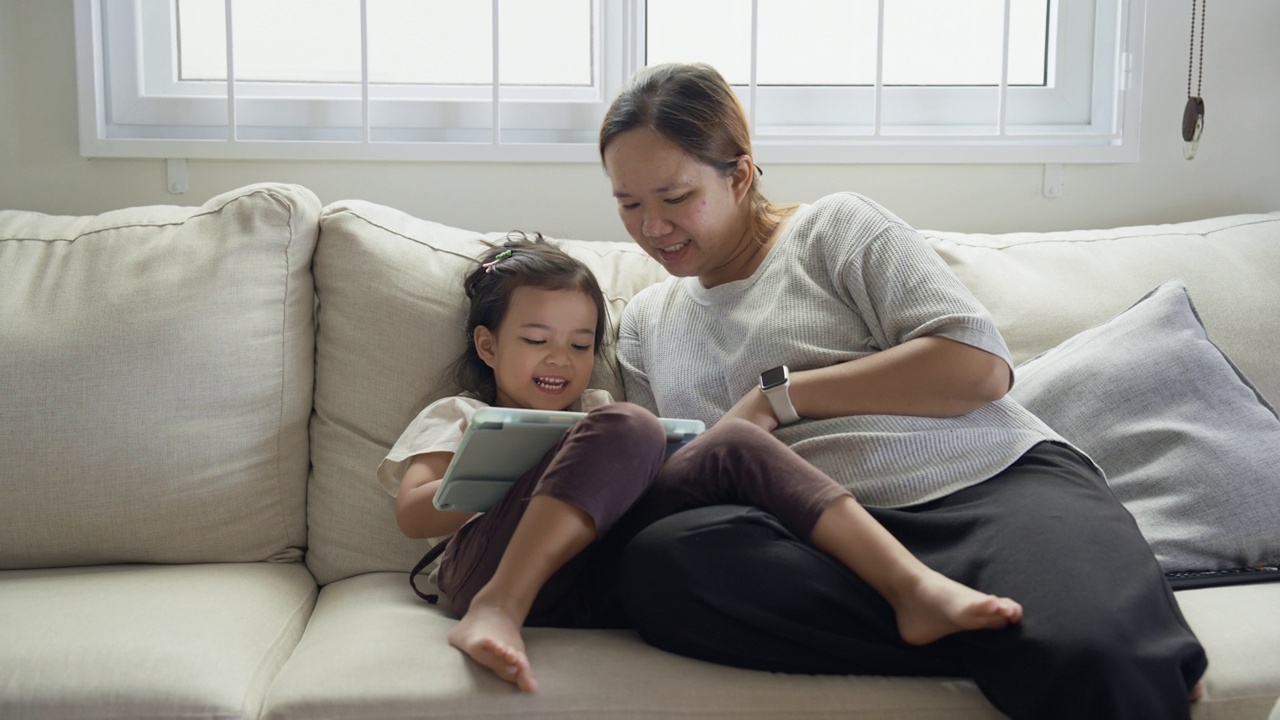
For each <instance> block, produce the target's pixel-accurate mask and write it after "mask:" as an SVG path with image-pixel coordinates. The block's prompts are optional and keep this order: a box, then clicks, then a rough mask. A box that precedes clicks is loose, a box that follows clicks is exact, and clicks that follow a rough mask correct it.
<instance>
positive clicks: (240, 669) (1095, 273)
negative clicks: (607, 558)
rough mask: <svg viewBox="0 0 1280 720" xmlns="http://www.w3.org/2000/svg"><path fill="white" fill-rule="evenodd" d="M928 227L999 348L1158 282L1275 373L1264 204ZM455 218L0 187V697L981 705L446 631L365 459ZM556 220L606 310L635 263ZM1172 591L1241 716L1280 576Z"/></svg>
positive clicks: (448, 268)
mask: <svg viewBox="0 0 1280 720" xmlns="http://www.w3.org/2000/svg"><path fill="white" fill-rule="evenodd" d="M492 229H494V230H507V229H508V228H492ZM523 229H529V230H536V229H537V228H523ZM927 235H928V236H929V238H930V240H931V242H933V243H934V244H935V247H936V248H937V250H938V251H939V252H940V253H941V254H942V256H943V257H944V258H945V259H946V260H947V262H948V263H950V264H951V265H952V267H953V268H954V269H955V270H956V272H957V273H958V274H959V276H960V277H961V278H962V279H963V280H964V281H965V282H966V283H967V284H969V285H970V287H972V288H973V290H974V291H975V292H976V293H977V295H978V296H979V297H980V299H982V300H983V301H984V302H985V303H986V304H987V306H988V307H989V308H990V310H991V311H992V313H993V314H994V315H995V317H996V319H997V320H998V321H999V323H1000V325H1001V328H1002V330H1003V331H1004V332H1005V334H1006V338H1007V339H1008V341H1009V344H1010V346H1011V347H1012V349H1013V351H1014V354H1015V357H1016V359H1017V360H1019V361H1022V360H1025V359H1027V358H1029V357H1031V356H1033V355H1035V354H1037V353H1039V352H1040V351H1043V350H1045V349H1047V348H1049V347H1052V346H1053V345H1055V344H1057V343H1058V342H1060V341H1061V340H1063V339H1065V338H1067V337H1068V336H1070V335H1072V334H1073V333H1075V332H1077V331H1079V330H1082V329H1084V328H1086V327H1089V326H1090V325H1094V324H1097V323H1100V322H1102V321H1105V320H1106V319H1107V318H1109V317H1111V316H1112V315H1114V314H1115V313H1117V312H1119V311H1121V310H1123V309H1124V308H1125V307H1127V306H1128V305H1129V304H1131V303H1133V302H1134V301H1135V300H1137V299H1138V298H1139V297H1141V296H1142V295H1143V294H1144V293H1146V292H1147V291H1148V290H1149V289H1151V288H1152V287H1153V286H1154V285H1156V284H1157V283H1159V282H1161V281H1163V280H1166V279H1168V278H1172V277H1178V278H1182V279H1183V280H1185V282H1186V283H1187V286H1188V287H1189V288H1190V291H1191V293H1192V295H1193V297H1194V298H1195V300H1196V302H1197V306H1198V307H1199V309H1200V311H1201V314H1202V316H1203V318H1204V321H1205V324H1206V325H1207V327H1208V329H1209V332H1210V334H1211V335H1212V337H1213V338H1214V339H1215V340H1217V341H1218V342H1219V343H1220V345H1221V346H1222V347H1223V349H1224V350H1225V351H1226V352H1227V353H1228V355H1230V356H1231V358H1232V359H1233V360H1235V361H1236V363H1237V365H1238V366H1239V367H1240V369H1241V370H1242V371H1243V372H1244V373H1245V374H1246V375H1247V376H1248V377H1249V378H1251V379H1252V380H1253V381H1254V382H1255V384H1256V386H1257V388H1258V389H1259V390H1260V391H1261V393H1262V394H1263V395H1265V396H1266V397H1269V398H1272V399H1273V400H1275V399H1280V361H1278V360H1277V357H1280V285H1278V284H1277V280H1276V278H1277V277H1280V213H1273V214H1269V215H1242V216H1234V217H1224V218H1215V219H1209V220H1204V221H1201V222H1193V223H1185V224H1178V225H1164V226H1153V227H1136V228H1125V229H1122V230H1108V231H1088V232H1084V231H1082V232H1071V233H1042V234H1021V235H1006V236H995V237H988V236H979V235H964V234H955V233H927ZM478 236H479V233H477V232H472V231H467V230H460V229H454V228H449V227H445V226H442V225H438V224H435V223H432V222H429V221H426V220H421V219H417V218H414V217H411V216H409V215H407V214H405V213H402V212H400V211H397V210H394V209H391V208H387V207H382V206H378V205H374V204H371V203H367V202H361V201H356V200H351V201H343V202H336V203H333V204H330V205H328V206H324V207H322V205H321V202H320V201H319V200H318V199H317V197H316V196H315V195H314V194H313V193H311V192H310V191H309V190H307V189H305V188H302V187H298V186H290V185H280V184H262V185H254V186H250V187H246V188H241V189H239V190H236V191H233V192H229V193H226V194H223V195H221V196H219V197H216V198H213V199H211V200H209V201H208V202H207V203H205V204H203V205H202V206H199V207H169V206H164V207H137V208H129V209H123V210H119V211H115V212H110V213H105V214H102V215H99V216H94V217H51V216H45V215H39V214H36V213H27V212H20V211H0V318H3V320H2V321H0V358H3V359H2V361H0V421H2V423H3V429H4V432H3V434H2V435H0V459H2V463H0V718H5V719H6V720H16V719H19V718H194V717H203V718H269V719H270V720H292V719H302V718H306V719H321V718H427V717H439V718H502V717H522V718H548V719H550V718H596V717H607V718H690V719H696V720H710V719H711V718H735V719H737V718H792V717H794V718H834V717H840V718H878V719H888V718H995V717H1000V714H999V713H998V712H996V711H995V710H994V709H993V708H992V707H991V706H990V705H989V704H988V703H987V702H986V701H985V700H984V699H983V697H982V695H981V694H980V693H979V692H978V691H977V689H976V688H975V687H974V686H973V685H972V683H970V682H968V681H966V680H964V679H958V678H952V679H947V678H943V679H937V678H930V679H914V678H912V679H903V678H882V677H811V676H786V675H780V674H771V673H763V672H754V671H744V670H738V669H733V668H727V667H720V666H716V665H712V664H707V663H703V662H698V661H694V660H689V659H686V658H682V657H677V656H673V655H669V654H667V653H664V652H662V651H659V650H656V649H653V648H651V647H648V646H646V645H645V644H644V643H643V642H641V641H640V639H639V638H638V636H637V635H636V634H634V633H632V632H616V631H608V632H606V631H577V630H547V629H535V630H530V631H529V632H528V643H529V652H530V654H531V656H532V659H533V661H534V663H535V664H536V667H537V670H538V676H539V679H540V681H541V686H542V691H541V692H540V693H538V694H537V695H534V696H529V695H522V694H519V693H517V692H515V691H513V690H512V688H510V687H508V686H507V685H505V684H503V683H501V682H499V681H497V680H496V679H495V678H493V677H491V676H490V674H489V673H487V672H485V671H482V670H480V669H479V668H478V667H477V666H475V665H473V664H471V663H469V662H467V661H465V660H464V658H463V657H462V656H461V655H460V654H459V653H458V652H456V651H455V650H453V649H451V648H450V647H449V646H448V645H447V644H446V642H445V633H446V632H447V631H448V629H449V628H450V626H451V625H452V624H453V620H452V619H451V618H450V615H449V612H448V609H447V607H445V606H439V607H433V606H429V605H427V604H425V603H423V602H421V601H420V600H419V599H418V598H417V597H416V596H415V595H414V594H413V593H412V592H411V591H410V589H409V585H408V583H407V577H406V571H407V569H408V568H409V567H411V566H412V564H413V562H414V561H415V560H416V559H417V558H418V557H419V555H420V554H421V553H422V552H423V551H424V549H425V546H424V545H423V544H422V543H419V542H414V541H409V540H406V539H405V538H403V537H402V536H401V535H400V533H399V532H398V530H397V529H396V526H395V522H394V519H393V501H392V499H391V498H390V497H388V496H387V495H386V494H385V493H384V492H383V491H382V490H381V489H380V488H379V487H378V484H377V482H376V481H375V479H374V469H375V467H376V466H377V464H378V461H379V460H380V459H381V458H382V456H383V455H384V453H385V452H386V451H387V449H388V447H389V446H390V445H391V444H392V443H393V442H394V441H395V439H396V438H397V437H398V435H399V433H400V432H401V430H402V429H403V427H404V426H405V424H406V423H407V421H408V420H409V419H410V418H411V417H412V416H413V415H414V414H415V413H416V411H417V410H418V409H419V408H420V407H422V406H423V405H424V404H425V403H427V402H428V401H429V400H431V399H432V398H433V397H434V396H435V395H434V394H433V393H439V392H442V389H441V388H440V387H439V386H438V382H437V381H439V380H440V375H441V370H442V368H443V366H444V365H445V364H446V363H447V362H448V361H449V360H450V359H451V358H452V357H453V356H454V354H455V353H456V352H457V351H458V350H459V349H460V347H461V346H460V342H461V341H460V339H459V338H460V334H461V331H460V328H461V322H462V316H463V313H462V302H461V297H460V295H461V293H460V292H459V289H458V288H459V286H458V280H459V277H460V275H461V273H462V272H463V271H464V269H465V268H466V267H467V265H468V258H469V256H470V255H472V254H473V253H474V252H476V250H477V245H476V244H475V242H474V241H475V238H477V237H478ZM566 245H567V246H568V247H569V248H570V249H571V251H572V252H573V253H574V254H576V255H578V256H579V257H582V258H584V259H585V260H587V261H588V262H589V264H590V265H591V266H592V268H594V269H595V270H596V272H597V273H598V274H599V275H600V277H601V280H602V284H603V286H604V288H605V289H606V293H607V295H608V296H609V300H610V303H611V310H612V312H613V313H615V315H616V313H618V312H620V311H621V309H622V308H623V306H624V304H625V303H626V301H627V299H628V298H630V297H631V296H632V295H633V294H634V293H635V292H636V291H638V290H639V289H640V288H642V287H644V286H646V285H648V284H650V283H653V282H655V281H657V280H659V279H661V278H662V277H664V273H663V271H662V270H661V269H660V268H658V267H657V266H656V264H655V263H653V262H652V261H650V260H649V259H648V258H647V257H645V256H644V254H643V253H641V252H640V251H639V250H638V249H637V248H635V247H633V246H631V245H630V244H627V243H617V242H601V241H595V242H593V241H576V240H575V241H567V242H566ZM597 381H598V384H599V385H600V386H603V387H606V388H608V389H610V390H613V391H615V392H617V391H619V387H618V381H617V379H616V378H614V377H610V376H608V375H607V374H605V373H602V374H601V375H600V377H599V378H598V379H597ZM446 390H447V388H446ZM654 582H661V579H660V578H655V579H654ZM1177 598H1178V601H1179V603H1180V604H1181V606H1182V608H1183V611H1184V612H1185V614H1186V616H1187V618H1188V620H1189V621H1190V622H1191V624H1192V625H1193V626H1194V628H1195V629H1196V631H1197V632H1198V633H1199V636H1200V638H1201V639H1202V641H1203V643H1204V645H1205V647H1206V649H1207V651H1208V654H1209V658H1210V662H1211V666H1210V668H1209V672H1208V675H1207V677H1206V683H1207V693H1206V697H1205V699H1204V700H1203V701H1202V702H1201V703H1200V704H1199V705H1198V706H1197V707H1196V709H1195V712H1194V715H1195V717H1196V718H1201V719H1204V720H1207V719H1209V718H1242V719H1243V718H1266V717H1267V716H1268V714H1269V713H1271V712H1272V708H1273V707H1276V706H1277V698H1278V697H1280V652H1277V648H1280V622H1277V620H1278V619H1280V583H1263V584H1248V585H1240V586H1235V587H1221V588H1210V589H1199V590H1188V591H1182V592H1179V593H1178V594H1177ZM1277 713H1280V709H1277ZM1278 716H1280V715H1278ZM1273 717H1276V716H1273Z"/></svg>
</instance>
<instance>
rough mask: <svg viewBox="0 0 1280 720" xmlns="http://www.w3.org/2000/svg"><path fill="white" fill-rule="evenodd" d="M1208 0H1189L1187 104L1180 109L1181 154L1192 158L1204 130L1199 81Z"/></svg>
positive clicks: (1202, 77) (1202, 71)
mask: <svg viewBox="0 0 1280 720" xmlns="http://www.w3.org/2000/svg"><path fill="white" fill-rule="evenodd" d="M1197 2H1199V3H1200V57H1199V61H1198V62H1197V59H1196V4H1197ZM1208 7H1209V0H1191V47H1190V49H1189V50H1188V52H1187V105H1186V107H1185V108H1183V110H1182V142H1183V145H1182V156H1183V157H1185V158H1186V159H1188V160H1194V159H1195V157H1196V151H1197V150H1199V149H1200V135H1201V134H1202V133H1203V132H1204V98H1202V97H1200V83H1201V81H1203V80H1204V15H1205V11H1206V10H1207V9H1208ZM1197 65H1199V72H1197V73H1196V94H1195V95H1192V94H1191V74H1192V69H1193V68H1195V67H1196V66H1197Z"/></svg>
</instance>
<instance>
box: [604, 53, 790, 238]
mask: <svg viewBox="0 0 1280 720" xmlns="http://www.w3.org/2000/svg"><path fill="white" fill-rule="evenodd" d="M636 128H649V129H651V130H653V131H655V132H657V133H658V134H659V135H661V136H662V137H664V138H666V139H667V140H669V141H670V142H672V143H674V144H675V145H676V146H677V147H679V148H680V149H681V150H683V151H684V152H686V153H687V154H688V155H689V156H690V157H693V158H695V159H696V160H698V161H700V162H702V163H705V164H707V165H709V166H711V167H713V168H715V169H716V170H717V171H719V172H720V173H721V174H722V175H729V174H730V173H732V172H733V171H734V169H735V168H736V167H737V166H738V159H739V158H741V157H742V156H743V155H747V156H750V155H751V130H750V128H749V127H748V123H747V115H746V112H744V111H743V109H742V104H741V103H740V102H738V97H737V95H735V94H734V93H733V88H731V87H729V83H728V82H726V81H725V79H724V77H723V76H721V75H720V73H719V72H718V71H716V69H715V68H713V67H711V66H710V65H705V64H703V63H693V64H684V63H666V64H662V65H651V66H649V67H646V68H642V69H641V70H640V71H638V72H637V73H636V74H635V75H632V76H631V78H630V79H629V80H628V81H627V83H626V84H625V85H624V86H623V88H622V91H621V92H620V93H618V97H617V98H615V99H614V101H613V103H612V104H611V105H610V106H609V110H608V111H607V112H606V113H605V116H604V121H603V122H602V123H601V125H600V142H599V145H600V160H601V161H602V162H603V161H604V152H605V150H606V149H607V148H608V147H609V143H611V142H613V140H614V139H615V138H617V137H618V136H619V135H621V134H622V133H625V132H627V131H628V130H633V129H636ZM757 169H758V168H757ZM760 174H763V171H761V172H760V173H758V174H757V175H756V176H755V177H753V178H751V189H750V198H751V210H752V224H753V226H754V227H753V230H754V232H755V237H756V240H757V241H759V242H761V243H763V242H765V241H766V240H768V238H769V235H770V234H772V233H773V230H774V228H775V227H777V225H778V222H779V221H780V220H781V219H782V217H783V214H784V208H781V207H778V206H775V205H774V204H772V203H770V202H769V200H768V199H767V198H765V196H764V193H763V192H761V190H760V177H759V176H760Z"/></svg>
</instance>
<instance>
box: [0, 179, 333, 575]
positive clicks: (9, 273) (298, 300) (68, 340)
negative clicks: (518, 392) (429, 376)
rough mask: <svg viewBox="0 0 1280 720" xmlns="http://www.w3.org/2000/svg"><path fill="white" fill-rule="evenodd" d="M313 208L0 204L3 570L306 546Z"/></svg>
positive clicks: (307, 200)
mask: <svg viewBox="0 0 1280 720" xmlns="http://www.w3.org/2000/svg"><path fill="white" fill-rule="evenodd" d="M319 213H320V202H319V200H318V199H317V198H316V196H315V195H314V194H313V193H311V191H309V190H307V189H305V188H301V187H297V186H290V185H255V186H249V187H245V188H241V189H239V190H236V191H233V192H228V193H225V194H223V195H220V196H218V197H215V198H213V199H211V200H209V201H208V202H206V203H205V204H203V205H201V206H199V207H173V206H154V207H134V208H127V209H123V210H117V211H113V212H108V213H104V214H102V215H97V216H87V217H59V216H49V215H41V214H39V213H34V212H19V211H0V317H3V318H4V322H2V323H0V357H3V358H4V360H3V362H0V427H3V428H4V430H5V432H4V433H3V434H0V458H3V459H4V460H3V463H4V470H3V473H2V474H0V569H20V568H37V567H57V566H70V565H91V564H119V563H132V562H155V563H184V562H247V561H256V560H266V559H276V560H283V559H294V560H298V559H301V555H302V547H303V546H304V545H305V544H306V515H305V512H306V510H305V502H306V482H307V467H308V465H307V463H308V444H307V420H308V418H309V416H310V413H311V391H312V373H313V351H314V345H315V336H314V329H313V328H314V312H313V303H314V295H313V292H312V283H311V256H312V252H313V250H314V247H315V240H316V235H317V229H318V228H317V218H318V217H319Z"/></svg>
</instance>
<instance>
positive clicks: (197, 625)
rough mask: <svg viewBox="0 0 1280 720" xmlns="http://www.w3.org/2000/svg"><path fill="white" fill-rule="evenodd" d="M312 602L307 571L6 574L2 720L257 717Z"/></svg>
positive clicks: (279, 566) (230, 567)
mask: <svg viewBox="0 0 1280 720" xmlns="http://www.w3.org/2000/svg"><path fill="white" fill-rule="evenodd" d="M315 597H316V584H315V580H314V579H313V578H312V577H311V575H310V573H308V572H307V570H306V568H305V567H303V566H302V564H300V563H244V564H211V565H178V566H161V565H158V566H146V565H103V566H98V567H93V568H60V569H51V570H11V571H6V572H0V627H3V628H4V630H3V633H0V634H2V635H3V641H2V642H0V678H3V680H0V686H2V687H3V688H4V692H3V694H0V717H4V718H27V719H28V720H41V719H44V718H48V719H49V720H53V719H55V718H56V719H57V720H75V719H77V718H104V717H105V718H133V719H137V720H148V719H151V718H157V719H159V718H180V717H181V718H219V719H220V720H227V719H231V718H256V717H257V716H258V711H259V709H260V707H261V703H262V698H263V695H264V694H265V692H266V689H267V686H268V684H269V683H270V682H271V680H272V679H273V678H274V676H275V674H276V671H277V670H279V668H280V666H281V665H282V664H283V663H284V661H285V659H286V658H288V657H289V653H290V652H292V650H293V648H294V646H295V644H296V643H297V641H298V638H299V637H301V635H302V631H303V628H304V626H305V625H306V621H307V617H308V616H309V615H310V613H311V610H312V608H313V607H314V605H315Z"/></svg>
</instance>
